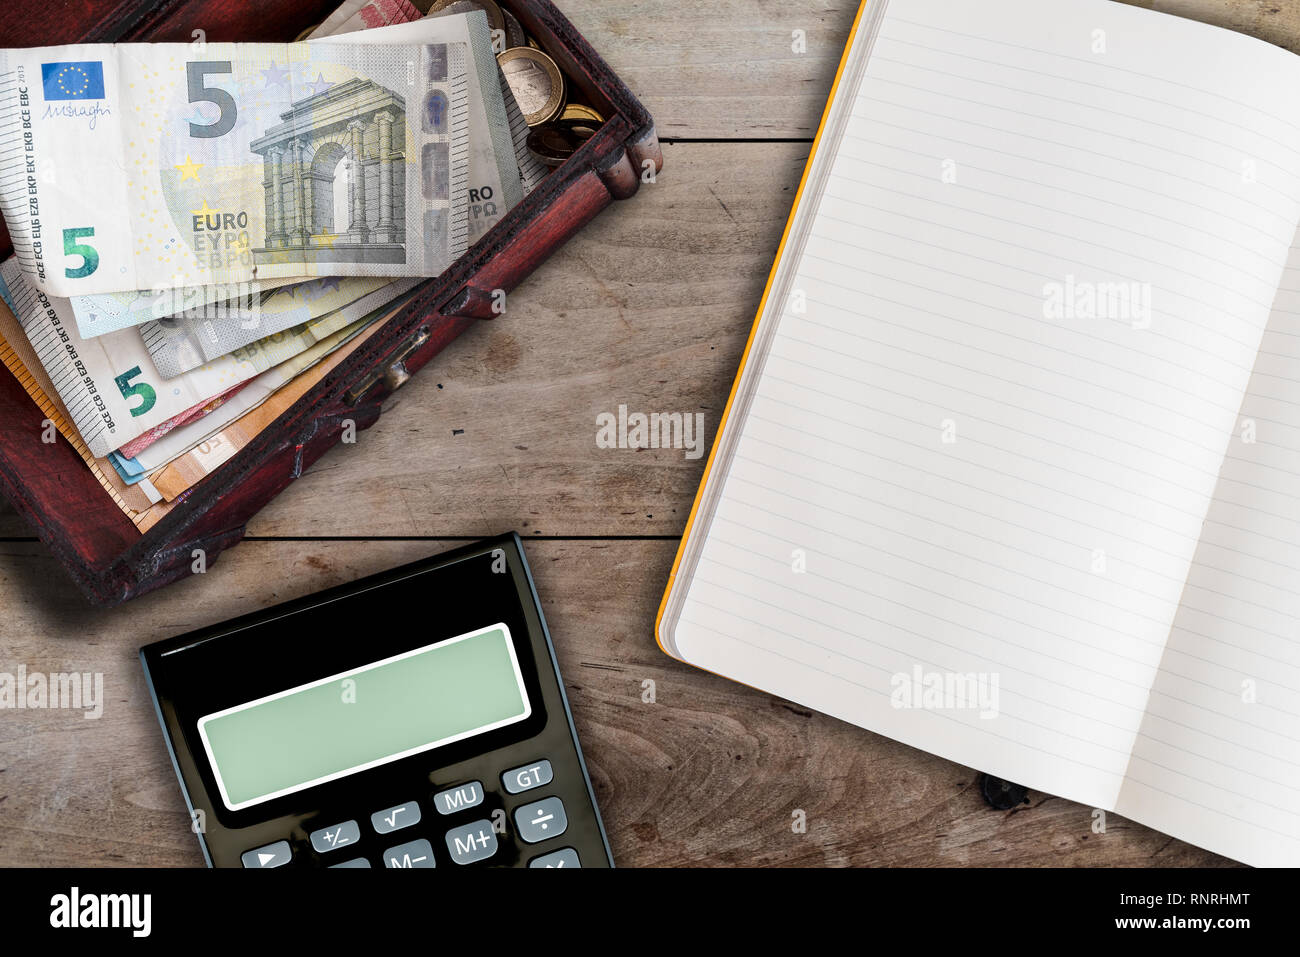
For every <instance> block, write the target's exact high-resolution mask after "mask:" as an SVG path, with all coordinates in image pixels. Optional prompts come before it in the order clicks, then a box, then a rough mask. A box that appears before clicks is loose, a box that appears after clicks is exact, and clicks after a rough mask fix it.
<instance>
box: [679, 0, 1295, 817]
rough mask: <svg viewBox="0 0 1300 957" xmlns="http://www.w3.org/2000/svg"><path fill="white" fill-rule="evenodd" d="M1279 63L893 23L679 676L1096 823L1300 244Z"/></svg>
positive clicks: (1113, 29)
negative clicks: (959, 692)
mask: <svg viewBox="0 0 1300 957" xmlns="http://www.w3.org/2000/svg"><path fill="white" fill-rule="evenodd" d="M868 22H869V21H864V25H863V27H862V28H861V29H860V32H862V33H864V34H865V32H866V31H867V29H868ZM865 53H866V48H865V44H863V45H862V47H861V48H860V49H858V50H857V51H856V54H855V55H856V56H862V55H864V54H865ZM1298 63H1300V61H1297V60H1296V58H1295V57H1293V56H1292V55H1291V54H1288V53H1285V52H1284V51H1280V50H1276V49H1274V48H1271V47H1268V46H1267V45H1265V44H1262V43H1259V42H1256V41H1253V40H1249V39H1247V38H1244V37H1240V36H1237V35H1235V34H1230V33H1227V32H1224V31H1219V30H1215V29H1212V28H1208V27H1205V26H1203V25H1200V24H1194V23H1190V22H1187V21H1182V20H1178V19H1175V18H1172V17H1165V16H1159V15H1156V14H1152V13H1150V12H1149V11H1144V10H1140V9H1135V8H1131V7H1127V6H1123V5H1120V4H1114V3H1109V2H1103V0H1096V2H1093V0H1088V2H1070V3H1052V4H1044V3H1041V2H1039V0H987V2H981V3H978V4H971V3H965V2H942V0H890V2H889V3H888V5H887V8H886V9H885V12H884V14H883V20H882V21H881V22H880V24H879V33H878V36H877V38H876V40H875V42H874V45H873V47H872V49H871V52H870V59H869V61H868V62H867V66H866V72H865V77H864V78H863V79H862V81H861V82H860V83H857V84H854V85H853V86H852V87H851V88H846V89H843V90H841V92H840V94H839V96H838V98H837V100H836V104H835V108H834V111H841V110H847V111H850V112H851V116H848V118H847V120H846V124H845V126H844V127H843V135H842V136H841V137H839V139H838V143H827V144H824V146H823V148H822V150H821V151H820V153H819V155H818V157H817V161H816V164H815V165H814V170H813V172H814V174H816V173H817V171H818V166H819V165H820V164H828V165H826V166H825V175H824V178H822V179H819V177H818V176H817V175H811V176H810V179H809V182H810V183H819V182H820V183H822V184H823V185H822V187H821V189H820V195H813V196H806V197H805V199H804V207H803V209H802V210H801V211H800V212H799V214H798V215H797V216H796V219H795V224H794V228H793V230H792V240H791V242H792V247H791V249H790V250H789V251H788V253H787V256H786V259H785V261H784V262H783V263H782V264H781V266H780V268H779V269H778V272H777V276H776V280H775V282H774V284H773V293H772V296H771V298H770V300H769V303H768V306H767V311H766V313H765V314H764V316H763V318H762V320H761V323H760V335H759V337H758V340H757V341H759V342H761V343H764V344H765V346H766V348H765V350H764V354H762V355H758V356H754V357H751V359H750V361H749V363H748V366H747V368H746V371H745V374H744V378H742V382H741V387H740V393H739V394H740V395H741V397H742V401H740V402H739V404H738V405H737V407H736V409H735V410H734V412H733V417H732V420H731V422H730V423H729V424H728V427H727V435H726V437H725V440H724V442H725V443H729V444H724V447H723V448H722V450H721V451H720V453H719V456H720V458H719V461H718V462H717V463H716V464H715V467H714V469H713V470H712V472H711V474H710V477H709V480H708V484H707V485H706V489H705V497H704V499H703V501H704V502H705V503H706V504H707V505H708V508H707V511H706V512H704V513H702V515H701V517H700V519H699V520H698V523H697V525H696V527H695V528H694V529H693V532H692V534H693V536H700V535H703V536H705V537H704V540H703V543H702V544H698V543H696V544H694V545H692V546H691V547H693V548H694V549H695V551H694V553H693V556H692V561H691V562H689V563H687V564H686V565H684V568H687V569H689V572H688V573H686V572H684V573H683V575H682V581H681V582H680V584H679V585H678V586H675V587H677V588H679V589H680V591H678V592H677V593H675V594H673V593H670V603H671V605H672V607H674V608H675V612H674V617H673V620H672V622H671V625H670V628H671V635H670V636H669V639H670V643H671V645H672V646H673V647H675V649H676V651H677V653H678V654H680V655H681V657H683V658H685V659H686V660H688V661H690V662H692V663H693V664H696V665H699V666H701V667H703V668H706V669H709V670H713V671H716V672H719V673H722V674H725V675H727V676H728V677H731V678H734V679H736V680H739V681H742V682H745V683H748V684H751V685H754V686H757V687H759V688H763V689H765V690H768V691H771V692H774V693H776V694H780V695H782V696H785V697H788V698H791V699H793V700H796V701H798V702H801V703H803V704H805V705H808V706H810V707H814V708H816V709H818V710H821V711H825V712H828V713H830V714H832V715H835V716H837V717H840V718H843V719H845V720H847V721H851V722H853V723H855V724H858V725H861V726H863V727H867V728H870V729H873V730H875V731H879V732H881V733H884V734H887V735H889V736H890V737H893V738H896V739H899V740H901V741H904V742H907V743H909V744H913V745H915V746H918V747H921V748H924V749H926V750H928V751H932V752H935V753H938V754H940V755H943V756H946V757H949V758H952V759H954V760H957V761H960V762H962V763H963V764H967V765H972V766H975V767H977V768H979V769H980V770H983V771H987V772H990V773H993V774H996V775H999V776H1002V777H1006V778H1010V779H1013V780H1016V781H1020V782H1021V783H1024V784H1026V785H1029V786H1031V787H1036V788H1039V789H1042V790H1046V791H1048V792H1051V793H1055V794H1060V795H1064V796H1067V797H1071V798H1073V799H1076V800H1079V801H1083V802H1086V803H1090V804H1093V805H1095V806H1102V807H1113V806H1114V802H1115V801H1116V799H1117V798H1118V796H1119V794H1120V791H1121V786H1122V783H1123V780H1124V775H1125V772H1126V770H1127V769H1128V766H1129V759H1130V752H1131V750H1132V748H1133V746H1134V743H1135V740H1136V739H1137V737H1138V735H1139V729H1140V725H1141V721H1142V717H1143V714H1144V710H1145V708H1146V706H1147V699H1148V696H1149V693H1150V689H1151V685H1152V682H1153V680H1154V678H1155V675H1156V672H1157V669H1158V668H1159V666H1160V662H1161V659H1162V654H1163V651H1164V647H1165V643H1166V640H1167V638H1168V636H1169V633H1170V628H1171V626H1172V624H1173V622H1174V618H1175V614H1176V611H1177V609H1178V605H1179V600H1180V596H1181V595H1182V592H1183V589H1184V583H1185V581H1186V578H1187V574H1188V570H1189V567H1190V566H1191V563H1192V561H1193V558H1194V556H1195V554H1196V547H1197V541H1198V538H1199V536H1200V531H1201V524H1202V520H1203V519H1204V517H1205V515H1206V512H1207V510H1208V508H1209V506H1210V502H1211V497H1212V495H1213V493H1214V489H1215V486H1216V482H1217V481H1218V474H1219V470H1220V466H1221V464H1222V458H1223V454H1224V450H1225V447H1226V445H1227V443H1228V440H1229V437H1230V435H1231V434H1232V432H1233V429H1234V426H1235V424H1236V419H1237V413H1238V409H1239V407H1240V404H1241V400H1242V396H1243V394H1244V391H1245V388H1246V384H1247V381H1248V379H1249V376H1250V373H1251V369H1252V366H1253V365H1254V361H1255V356H1256V351H1257V349H1258V346H1259V343H1260V339H1261V337H1262V336H1263V330H1264V328H1265V324H1266V322H1267V319H1268V315H1269V310H1270V305H1271V302H1272V300H1273V297H1274V294H1275V290H1276V287H1277V285H1278V281H1279V277H1280V276H1281V273H1282V270H1283V267H1284V265H1285V261H1286V256H1287V251H1288V249H1289V247H1290V244H1291V241H1292V239H1293V236H1294V234H1295V230H1296V225H1297V221H1300V207H1298V205H1297V198H1298V197H1300V181H1298V180H1297V176H1296V172H1297V171H1300V152H1298V151H1300V100H1297V99H1296V98H1295V97H1294V96H1290V95H1282V91H1287V90H1293V89H1295V86H1296V84H1297V83H1298V82H1300V65H1298ZM846 75H848V74H846ZM1270 91H1279V95H1277V96H1276V97H1275V99H1274V100H1272V101H1268V102H1265V101H1264V100H1262V99H1261V97H1263V96H1266V95H1267V94H1268V93H1269V92H1270ZM834 111H833V113H832V120H834V118H835V116H836V113H835V112H834ZM832 126H833V123H832ZM1090 303H1091V305H1090ZM1297 341H1300V340H1297ZM1292 347H1293V349H1294V348H1296V347H1295V346H1294V344H1293V346H1292ZM1297 351H1298V352H1300V349H1297ZM1298 467H1300V466H1298ZM1297 564H1300V562H1298V563H1297ZM954 675H966V676H974V677H975V679H978V681H981V682H983V684H982V685H980V684H978V683H971V684H967V685H965V687H968V688H971V689H974V688H977V687H983V688H984V690H985V692H986V694H985V695H984V696H983V701H982V702H975V704H974V706H972V703H971V702H970V701H969V700H966V701H962V700H958V697H957V696H956V693H955V692H956V689H957V684H955V683H954V682H953V681H952V680H951V677H952V676H954ZM936 676H937V680H938V682H939V685H938V686H937V687H939V690H938V691H937V692H936V695H937V697H934V698H930V699H927V698H925V696H924V695H922V694H920V693H919V692H920V691H921V689H923V688H926V687H929V686H932V685H934V682H935V679H936ZM945 679H948V680H947V683H946V685H945ZM995 685H996V706H995V707H993V708H989V707H982V706H981V704H987V702H988V700H989V694H988V692H992V691H993V689H994V687H995ZM945 688H946V691H945V690H944V689H945ZM913 691H916V692H918V693H917V694H915V695H913ZM917 705H920V706H919V707H918V706H917ZM990 712H991V713H990Z"/></svg>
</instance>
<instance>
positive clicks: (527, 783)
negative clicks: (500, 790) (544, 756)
mask: <svg viewBox="0 0 1300 957" xmlns="http://www.w3.org/2000/svg"><path fill="white" fill-rule="evenodd" d="M554 777H555V775H554V773H552V771H551V762H550V761H546V760H542V761H534V762H533V763H532V764H525V765H524V766H523V767H522V768H515V769H514V770H513V771H507V772H506V773H505V774H503V775H501V783H502V784H504V785H505V786H506V790H507V791H509V792H510V793H511V794H519V793H521V792H523V791H531V790H532V789H533V788H539V787H541V786H542V785H543V784H550V783H551V779H552V778H554Z"/></svg>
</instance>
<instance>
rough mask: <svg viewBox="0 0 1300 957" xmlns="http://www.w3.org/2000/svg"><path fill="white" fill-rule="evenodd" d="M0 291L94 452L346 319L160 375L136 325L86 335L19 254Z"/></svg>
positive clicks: (5, 268) (324, 321) (0, 278)
mask: <svg viewBox="0 0 1300 957" xmlns="http://www.w3.org/2000/svg"><path fill="white" fill-rule="evenodd" d="M0 294H3V296H4V298H5V300H6V302H8V304H9V307H10V309H12V310H13V312H14V314H15V315H16V316H17V317H18V321H19V322H20V323H21V324H22V327H23V332H24V333H25V334H26V336H27V339H28V340H29V341H30V342H31V345H32V348H33V349H34V350H35V352H36V355H37V356H38V358H39V359H40V361H41V365H42V366H43V367H44V369H45V371H46V373H47V374H48V375H49V377H50V380H51V381H52V382H53V383H54V387H55V389H56V390H57V392H58V394H59V398H60V399H62V400H63V403H64V405H65V406H67V408H68V412H69V414H70V415H71V416H72V420H73V422H74V424H75V425H76V427H77V431H78V432H80V433H81V436H82V438H83V439H84V440H85V442H86V445H87V447H89V449H90V451H91V454H93V455H94V456H95V457H96V458H103V457H105V456H106V455H107V454H108V453H109V452H110V451H112V450H114V449H118V448H121V447H122V446H123V445H124V444H126V443H127V442H130V441H131V440H132V439H134V438H136V437H137V436H140V435H143V434H144V433H146V432H148V431H149V430H150V429H153V428H155V427H157V426H159V425H162V424H163V423H166V422H168V421H170V420H171V419H173V418H175V417H176V416H177V415H179V414H181V413H183V412H186V411H188V410H190V409H193V408H194V407H195V406H196V405H200V404H202V403H206V402H207V401H208V400H210V399H213V398H215V397H216V396H219V395H222V394H223V393H225V392H228V391H229V390H230V389H232V388H233V387H235V386H237V385H239V384H240V383H241V382H246V381H247V380H249V379H251V378H252V377H253V376H255V375H257V374H258V373H259V372H264V371H266V370H267V369H269V368H271V367H272V366H274V365H277V364H279V363H281V362H284V361H285V360H287V359H289V358H291V357H293V356H294V355H297V354H298V353H300V352H302V351H304V350H305V349H307V348H309V347H311V346H312V345H313V344H315V343H316V342H318V341H319V340H320V339H322V338H324V337H325V336H328V335H330V334H332V333H333V332H335V331H337V329H339V328H340V327H341V326H342V325H343V324H345V323H346V319H345V318H344V317H340V316H338V315H337V314H332V315H330V316H324V317H322V318H320V319H316V320H313V321H312V322H309V323H304V324H303V325H302V326H297V327H294V329H293V330H292V331H286V333H283V334H278V335H277V336H268V337H266V339H264V340H258V341H257V342H255V343H251V344H249V345H248V346H245V347H243V348H242V349H237V350H235V352H233V353H231V354H229V355H225V356H221V357H220V358H218V359H216V360H214V361H212V362H208V363H205V364H204V365H202V366H199V367H198V368H196V369H191V370H190V371H188V372H186V373H184V374H183V375H180V376H177V377H175V378H172V379H163V378H162V377H161V376H160V375H159V374H158V371H157V369H156V368H155V367H154V364H153V360H152V359H151V358H150V356H149V352H148V350H147V349H146V348H145V345H144V340H143V339H142V338H141V337H140V334H139V332H138V331H137V330H135V329H122V330H119V331H118V332H113V333H109V334H108V335H105V336H97V337H95V338H94V339H82V338H81V337H80V336H79V335H77V332H76V326H75V323H74V322H73V320H72V309H71V306H70V305H69V303H68V300H66V299H60V298H58V297H55V296H47V295H46V294H45V293H44V292H42V291H40V290H39V289H35V288H33V287H32V286H31V285H30V284H29V283H28V282H27V277H26V275H25V274H24V273H23V272H22V270H21V268H20V267H19V265H18V262H17V259H16V258H13V257H11V258H9V259H7V260H5V262H4V263H3V264H0Z"/></svg>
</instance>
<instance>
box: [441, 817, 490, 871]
mask: <svg viewBox="0 0 1300 957" xmlns="http://www.w3.org/2000/svg"><path fill="white" fill-rule="evenodd" d="M447 850H449V851H451V859H452V860H453V861H455V862H456V863H457V864H473V863H474V862H475V861H482V860H486V859H487V858H489V857H491V856H492V855H493V854H495V853H496V852H497V835H496V831H494V830H492V822H491V821H489V820H488V819H487V818H483V819H482V820H479V821H474V822H473V823H471V824H463V825H461V826H460V827H457V828H452V829H451V830H450V831H448V832H447Z"/></svg>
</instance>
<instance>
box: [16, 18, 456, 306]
mask: <svg viewBox="0 0 1300 957" xmlns="http://www.w3.org/2000/svg"><path fill="white" fill-rule="evenodd" d="M430 22H431V23H434V22H436V21H430ZM467 62H468V53H467V50H466V47H465V44H463V43H426V42H412V43H405V44H384V45H379V44H375V43H356V42H344V41H342V40H330V41H322V42H316V43H293V44H265V43H242V44H235V43H206V44H204V43H196V44H192V45H191V44H176V43H163V44H117V45H111V44H78V45H70V46H60V47H37V48H31V49H17V50H15V49H10V50H0V108H3V112H4V115H5V116H7V117H11V118H12V120H13V121H12V122H10V123H7V124H4V125H3V126H0V208H2V209H3V211H4V215H5V219H6V221H7V223H8V226H9V231H10V235H11V236H12V237H13V240H14V248H15V251H16V252H17V255H18V258H19V262H20V263H21V266H22V270H23V272H24V274H25V275H26V276H27V278H28V281H29V283H30V284H31V285H32V287H33V288H34V289H36V290H38V291H40V292H42V293H44V294H45V295H47V296H59V297H65V298H66V297H69V296H74V295H92V294H96V293H106V292H122V291H132V290H142V289H162V288H168V287H175V286H180V285H200V284H221V283H235V282H242V281H250V280H254V279H279V278H286V277H288V278H293V277H304V278H312V277H316V276H325V275H346V276H433V275H437V274H439V273H441V272H442V271H443V270H444V269H446V268H447V266H448V265H450V264H451V262H452V261H453V260H454V259H455V258H456V257H458V256H459V255H460V254H461V253H462V252H464V250H465V248H466V246H467V243H468V223H467V214H468V208H467V200H468V196H467V192H466V190H467V174H468V161H467V153H468V147H469V84H468V76H467Z"/></svg>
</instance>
